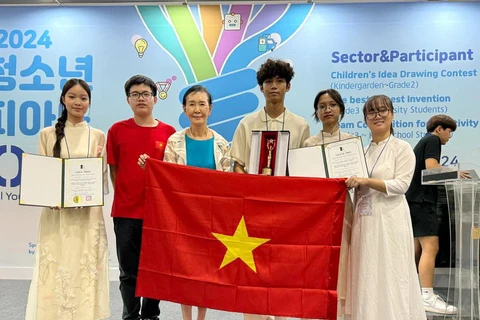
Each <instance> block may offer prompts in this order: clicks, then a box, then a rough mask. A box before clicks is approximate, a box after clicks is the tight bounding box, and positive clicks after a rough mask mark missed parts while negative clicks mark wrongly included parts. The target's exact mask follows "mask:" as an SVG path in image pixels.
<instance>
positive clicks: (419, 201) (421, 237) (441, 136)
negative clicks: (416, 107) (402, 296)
mask: <svg viewBox="0 0 480 320" xmlns="http://www.w3.org/2000/svg"><path fill="white" fill-rule="evenodd" d="M455 129H457V123H456V122H455V120H453V119H452V118H451V117H449V116H447V115H443V114H440V115H435V116H433V117H431V118H430V119H429V120H428V122H427V134H426V135H425V136H424V137H423V138H422V139H420V141H419V142H418V143H417V145H416V146H415V148H414V149H413V152H414V153H415V158H416V164H415V173H414V175H413V180H412V184H411V185H410V188H409V189H408V191H407V194H406V196H407V200H408V206H409V207H410V215H411V217H412V224H413V236H414V237H415V260H416V262H417V266H418V275H419V277H420V284H421V287H422V297H423V306H424V308H425V311H428V312H433V313H440V314H456V313H457V311H458V310H457V308H456V307H454V306H451V305H448V304H447V303H446V302H445V301H444V300H443V299H442V298H441V297H440V296H439V295H436V294H435V293H434V292H433V278H434V274H435V258H436V256H437V253H438V231H439V223H438V219H437V211H436V209H437V200H438V189H437V188H438V187H437V186H424V185H422V170H424V169H431V168H437V167H441V165H440V158H441V153H442V145H445V144H446V143H447V142H448V141H449V140H450V137H451V135H452V133H453V132H454V131H455Z"/></svg>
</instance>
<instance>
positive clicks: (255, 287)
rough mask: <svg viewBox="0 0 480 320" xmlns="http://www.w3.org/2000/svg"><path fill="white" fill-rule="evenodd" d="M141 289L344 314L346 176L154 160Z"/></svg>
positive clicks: (280, 311) (272, 309)
mask: <svg viewBox="0 0 480 320" xmlns="http://www.w3.org/2000/svg"><path fill="white" fill-rule="evenodd" d="M146 180H147V182H146V190H145V192H146V195H145V198H146V199H145V202H146V207H147V210H146V214H145V217H144V222H143V237H142V251H141V258H140V267H139V272H138V281H137V295H138V296H142V297H149V298H155V299H159V300H167V301H172V302H178V303H182V304H187V305H193V306H200V307H207V308H212V309H220V310H225V311H234V312H245V313H253V314H268V315H276V316H287V317H299V318H315V319H332V320H334V319H336V309H337V294H336V290H337V278H338V264H339V255H340V242H341V237H342V234H341V233H342V225H343V215H344V206H345V197H346V192H347V189H346V187H345V182H344V179H311V178H295V177H270V176H259V175H247V174H237V173H226V172H220V171H215V170H205V169H198V168H193V167H188V166H182V165H176V164H171V163H164V162H161V161H157V160H154V159H149V160H148V165H147V166H146Z"/></svg>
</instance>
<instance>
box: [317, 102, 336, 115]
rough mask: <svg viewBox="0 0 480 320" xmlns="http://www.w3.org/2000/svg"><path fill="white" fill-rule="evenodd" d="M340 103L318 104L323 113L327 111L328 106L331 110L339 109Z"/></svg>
mask: <svg viewBox="0 0 480 320" xmlns="http://www.w3.org/2000/svg"><path fill="white" fill-rule="evenodd" d="M338 107H339V106H338V104H336V103H331V104H327V105H320V106H318V111H319V112H321V113H323V112H325V111H327V108H329V109H330V110H331V111H335V110H337V109H338Z"/></svg>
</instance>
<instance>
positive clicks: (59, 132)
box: [53, 106, 67, 158]
mask: <svg viewBox="0 0 480 320" xmlns="http://www.w3.org/2000/svg"><path fill="white" fill-rule="evenodd" d="M66 121H67V108H65V106H64V107H63V109H62V115H61V116H60V118H58V119H57V123H56V124H55V135H56V136H57V141H55V145H54V146H53V156H54V157H56V158H60V151H61V146H60V142H61V141H62V139H63V138H64V137H65V122H66Z"/></svg>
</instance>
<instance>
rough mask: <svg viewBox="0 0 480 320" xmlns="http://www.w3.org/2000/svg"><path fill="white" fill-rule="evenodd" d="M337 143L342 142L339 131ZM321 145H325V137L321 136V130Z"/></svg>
mask: <svg viewBox="0 0 480 320" xmlns="http://www.w3.org/2000/svg"><path fill="white" fill-rule="evenodd" d="M338 141H342V138H341V137H340V129H338ZM322 144H325V137H324V136H323V130H322Z"/></svg>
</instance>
